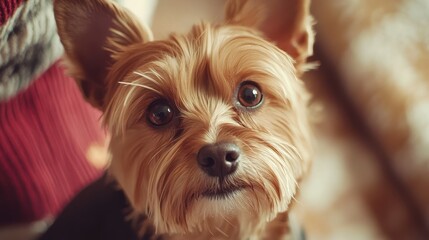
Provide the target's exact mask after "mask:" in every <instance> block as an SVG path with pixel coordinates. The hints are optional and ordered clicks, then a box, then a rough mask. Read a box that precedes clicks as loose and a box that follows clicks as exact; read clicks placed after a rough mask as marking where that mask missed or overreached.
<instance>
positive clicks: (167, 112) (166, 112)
mask: <svg viewBox="0 0 429 240" xmlns="http://www.w3.org/2000/svg"><path fill="white" fill-rule="evenodd" d="M173 115H174V112H173V108H172V107H171V106H170V105H169V104H168V102H167V101H165V100H157V101H154V102H153V103H151V104H150V105H149V108H148V110H147V119H148V121H149V123H151V124H152V125H154V126H156V127H159V126H163V125H166V124H168V123H169V122H171V120H172V119H173Z"/></svg>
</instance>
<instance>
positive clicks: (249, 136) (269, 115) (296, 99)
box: [54, 0, 314, 239]
mask: <svg viewBox="0 0 429 240" xmlns="http://www.w3.org/2000/svg"><path fill="white" fill-rule="evenodd" d="M309 4H310V3H309V0H229V1H227V2H226V12H225V20H224V21H223V22H222V23H204V22H203V23H200V24H196V25H195V26H193V27H192V29H191V30H190V31H189V32H188V33H187V34H174V33H173V34H171V36H170V37H169V38H168V39H166V40H157V41H154V40H153V36H152V33H151V31H150V29H149V28H148V27H147V26H145V25H144V24H142V23H139V21H138V20H137V18H136V17H135V16H134V15H133V14H131V13H130V12H128V11H127V10H126V9H124V8H122V7H121V6H119V5H117V4H115V3H114V2H110V1H108V0H91V1H88V0H56V1H55V3H54V13H55V18H56V23H57V27H58V33H59V36H60V39H61V42H62V44H63V45H64V49H65V55H66V61H67V62H66V64H67V67H68V70H69V73H70V75H71V76H72V77H74V78H75V79H76V81H77V84H78V85H79V86H80V88H81V90H82V93H83V95H84V97H85V98H86V99H87V100H88V102H89V103H91V104H92V105H93V106H94V107H96V108H98V109H100V110H101V111H102V112H103V121H104V125H105V126H106V128H107V130H108V131H109V134H110V136H111V141H110V145H109V153H110V158H111V159H110V164H109V168H108V171H109V174H110V175H111V176H112V177H113V178H114V179H115V180H116V181H117V183H118V185H119V187H120V188H121V189H122V190H123V191H124V193H125V195H126V198H127V200H128V202H129V204H130V205H131V207H132V209H133V214H134V215H135V216H145V219H146V220H145V221H144V223H142V224H141V225H140V227H139V229H138V230H137V231H138V232H139V233H140V234H145V232H147V229H149V228H151V229H153V233H152V234H151V235H152V237H153V239H155V238H156V237H161V236H162V237H163V239H284V238H285V237H286V236H288V235H289V234H290V231H289V228H288V211H289V208H290V206H291V204H292V203H293V202H294V200H295V197H296V195H297V194H298V189H299V183H300V181H301V180H302V178H303V177H304V176H305V174H306V172H307V171H308V169H309V166H310V162H311V152H312V150H311V149H312V147H311V139H312V135H311V127H310V123H309V114H308V113H309V110H308V109H309V108H308V102H309V93H308V92H307V90H306V89H305V86H304V83H303V81H302V80H301V79H300V76H301V74H302V73H303V72H304V71H305V70H307V69H308V64H307V63H306V59H307V58H308V57H309V56H310V55H311V54H312V46H313V41H314V33H313V31H312V18H311V16H310V13H309ZM146 235H147V233H146Z"/></svg>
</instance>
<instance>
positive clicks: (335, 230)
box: [129, 0, 429, 240]
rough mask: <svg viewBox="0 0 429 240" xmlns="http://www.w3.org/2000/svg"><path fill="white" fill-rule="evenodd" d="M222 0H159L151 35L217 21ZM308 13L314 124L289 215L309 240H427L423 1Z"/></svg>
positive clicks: (428, 42) (428, 127) (428, 98)
mask: <svg viewBox="0 0 429 240" xmlns="http://www.w3.org/2000/svg"><path fill="white" fill-rule="evenodd" d="M149 2H150V1H149ZM179 2H180V3H179ZM223 2H224V1H219V0H212V1H197V0H182V1H173V0H159V1H158V2H157V5H156V8H154V9H156V11H155V14H153V15H151V16H152V17H153V18H152V22H149V23H150V24H151V26H152V29H153V31H154V35H155V38H164V37H166V36H167V35H168V33H169V32H172V31H178V32H186V30H188V29H189V27H190V26H191V25H192V24H193V23H195V22H196V21H198V20H201V19H206V20H215V21H220V20H221V19H222V18H223V16H222V11H223ZM129 3H130V4H133V3H132V1H131V2H129ZM311 12H312V14H313V16H314V18H315V20H316V24H315V30H316V45H315V55H314V57H312V59H311V61H315V62H318V63H319V67H318V68H317V69H316V70H313V71H309V72H307V73H306V74H305V75H304V80H305V82H306V84H307V86H308V88H309V89H310V91H311V93H312V94H313V102H312V107H313V108H314V109H315V111H318V113H319V114H320V119H318V121H317V124H316V126H315V132H316V147H317V150H316V155H315V158H314V163H313V168H312V172H311V173H310V175H309V179H307V181H306V182H305V183H304V184H303V186H302V188H301V191H302V192H301V196H300V198H299V203H298V204H297V209H296V215H297V216H298V217H299V219H300V220H301V221H302V222H303V225H304V227H305V229H306V233H307V237H308V239H310V240H312V239H338V240H340V239H356V240H357V239H362V240H367V239H429V1H427V0H397V1H391V0H342V1H338V0H324V1H320V0H315V1H312V8H311ZM146 21H147V20H146Z"/></svg>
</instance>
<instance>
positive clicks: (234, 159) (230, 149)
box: [197, 142, 240, 177]
mask: <svg viewBox="0 0 429 240" xmlns="http://www.w3.org/2000/svg"><path fill="white" fill-rule="evenodd" d="M239 157H240V148H239V147H238V146H237V145H235V144H234V143H228V142H221V143H215V144H209V145H206V146H204V147H202V148H201V149H200V151H198V156H197V160H198V165H199V166H200V168H201V169H202V170H203V171H204V172H206V173H207V174H208V175H210V176H212V177H225V176H227V175H229V174H231V173H233V172H235V170H237V165H238V159H239Z"/></svg>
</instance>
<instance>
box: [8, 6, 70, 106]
mask: <svg viewBox="0 0 429 240" xmlns="http://www.w3.org/2000/svg"><path fill="white" fill-rule="evenodd" d="M52 7H53V6H52V0H28V1H26V2H24V3H23V4H22V5H21V6H20V7H19V8H18V9H17V10H16V12H15V14H14V15H13V16H12V17H11V18H10V19H9V20H8V22H6V23H5V24H4V25H3V26H2V27H0V101H4V100H7V99H9V98H11V97H13V96H14V95H15V94H17V93H18V92H19V91H22V90H23V89H25V88H26V87H27V86H28V85H29V84H30V83H31V81H32V80H33V79H36V78H37V76H39V75H40V74H41V73H43V72H44V71H45V70H46V69H48V68H49V67H50V66H51V65H52V63H53V62H55V61H56V60H57V59H59V58H60V56H61V55H62V53H63V48H62V45H61V43H60V40H59V37H58V35H57V32H56V25H55V19H54V14H53V9H52Z"/></svg>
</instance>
